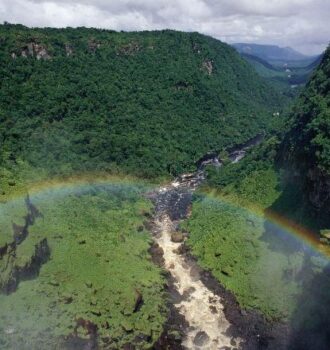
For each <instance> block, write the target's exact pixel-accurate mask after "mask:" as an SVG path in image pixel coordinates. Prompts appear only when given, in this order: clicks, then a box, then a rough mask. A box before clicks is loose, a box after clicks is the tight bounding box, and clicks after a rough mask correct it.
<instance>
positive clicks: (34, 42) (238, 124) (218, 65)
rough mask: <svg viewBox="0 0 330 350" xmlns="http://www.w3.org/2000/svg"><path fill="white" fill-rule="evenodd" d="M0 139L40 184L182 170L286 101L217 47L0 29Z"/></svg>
mask: <svg viewBox="0 0 330 350" xmlns="http://www.w3.org/2000/svg"><path fill="white" fill-rule="evenodd" d="M0 40H1V48H0V69H1V71H0V74H1V77H2V79H1V86H0V122H1V124H0V125H1V126H0V141H1V144H2V149H4V150H6V152H7V154H9V157H10V158H11V159H14V160H16V159H18V158H21V159H23V160H24V161H27V162H28V163H29V164H31V165H32V166H33V167H36V168H42V169H46V170H47V171H48V172H49V173H50V174H59V173H72V172H77V171H89V170H91V169H93V170H95V169H99V170H110V171H112V172H115V171H118V169H120V170H121V171H125V172H130V173H134V174H136V175H140V176H144V177H156V176H161V175H164V174H174V175H175V174H177V173H180V172H182V171H185V170H191V169H192V168H193V166H194V162H195V161H196V160H197V159H198V158H199V157H200V156H202V155H203V154H205V153H206V152H207V151H209V150H213V149H214V150H220V149H222V148H223V147H225V146H231V145H234V144H237V143H240V142H244V141H246V140H247V139H249V138H250V137H252V136H255V135H256V134H258V133H259V132H260V131H265V130H269V129H271V128H272V127H273V125H274V123H275V124H276V123H277V122H278V121H277V120H276V118H278V117H274V115H273V112H277V111H281V109H282V108H284V106H285V104H286V102H287V99H286V97H284V96H281V95H280V94H279V93H278V92H277V91H275V90H274V89H273V88H272V87H270V86H269V85H268V84H267V83H266V82H265V81H263V80H262V79H261V78H260V77H259V76H258V75H257V74H256V72H255V71H254V70H253V68H252V67H250V65H249V64H248V63H246V62H245V61H244V60H243V59H242V58H241V57H240V56H239V54H238V53H237V52H236V51H235V50H234V49H233V48H231V47H230V46H229V45H226V44H224V43H222V42H220V41H218V40H216V39H213V38H210V37H207V36H204V35H200V34H198V33H182V32H175V31H170V30H163V31H158V32H157V31H156V32H139V33H137V32H136V33H135V32H133V33H124V32H120V33H118V32H114V31H108V30H96V29H86V28H77V29H73V28H66V29H51V28H45V29H29V28H26V27H24V26H21V25H9V24H5V25H1V26H0Z"/></svg>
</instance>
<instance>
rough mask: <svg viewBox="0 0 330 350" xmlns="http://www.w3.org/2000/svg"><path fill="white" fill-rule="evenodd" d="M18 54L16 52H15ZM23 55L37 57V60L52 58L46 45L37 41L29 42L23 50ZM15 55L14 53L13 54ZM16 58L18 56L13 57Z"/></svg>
mask: <svg viewBox="0 0 330 350" xmlns="http://www.w3.org/2000/svg"><path fill="white" fill-rule="evenodd" d="M15 55H16V54H15ZM21 56H22V57H25V58H27V57H35V58H36V59H37V60H50V59H51V56H50V54H49V53H48V51H47V49H46V47H45V46H44V45H42V44H37V43H35V42H30V43H28V44H27V45H26V46H25V47H24V48H23V50H22V51H21ZM12 57H13V54H12ZM13 58H16V57H13Z"/></svg>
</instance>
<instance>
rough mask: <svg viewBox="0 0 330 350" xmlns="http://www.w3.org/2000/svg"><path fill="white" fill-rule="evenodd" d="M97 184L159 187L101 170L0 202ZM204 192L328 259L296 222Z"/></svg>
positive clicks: (30, 187)
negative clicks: (252, 216)
mask: <svg viewBox="0 0 330 350" xmlns="http://www.w3.org/2000/svg"><path fill="white" fill-rule="evenodd" d="M96 185H103V186H110V185H111V186H113V185H117V186H139V187H141V188H145V189H147V188H149V189H151V188H155V187H156V186H159V183H151V182H150V181H149V182H148V181H146V180H144V179H139V178H136V177H132V176H129V175H121V174H118V175H109V174H108V173H100V172H97V173H96V172H95V173H84V174H79V175H74V176H67V177H54V178H51V179H47V180H41V181H36V182H30V183H26V184H24V185H23V184H22V185H18V186H17V188H16V189H15V190H14V191H11V193H9V194H7V195H2V196H0V203H1V202H2V203H8V202H13V201H16V200H21V199H23V198H25V197H26V196H27V195H29V196H30V197H31V199H33V198H37V197H40V196H41V197H43V196H48V195H49V194H54V193H58V194H59V195H64V196H65V195H66V194H69V193H72V192H74V191H76V190H77V189H78V190H79V189H84V188H86V189H88V188H89V187H91V186H96ZM203 194H204V195H205V196H206V197H207V198H209V199H212V200H215V201H217V202H221V203H224V204H227V205H230V206H232V207H236V208H239V209H242V210H244V211H246V212H248V213H250V214H251V215H254V216H256V217H259V218H262V219H264V220H267V221H268V222H270V223H271V224H273V225H274V226H275V227H277V228H279V229H280V230H281V232H284V233H285V234H287V235H289V236H291V237H294V238H295V239H296V240H298V241H300V242H302V243H304V245H305V246H307V247H309V248H310V249H311V250H312V251H314V253H316V254H320V255H322V256H324V257H326V258H330V246H327V245H324V244H321V243H320V241H319V238H318V234H317V233H316V232H313V231H312V230H309V229H307V228H306V227H303V226H301V225H299V224H298V223H296V222H294V221H292V220H290V219H289V218H287V217H285V216H283V215H280V214H279V213H276V212H274V211H271V210H266V211H265V210H264V209H262V208H261V207H258V206H256V205H254V204H251V203H245V202H243V201H238V200H237V198H231V197H229V196H223V195H221V194H219V193H215V192H214V191H205V192H203Z"/></svg>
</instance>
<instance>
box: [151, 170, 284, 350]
mask: <svg viewBox="0 0 330 350" xmlns="http://www.w3.org/2000/svg"><path fill="white" fill-rule="evenodd" d="M202 181H203V174H202V173H201V172H196V174H189V175H187V176H181V177H180V178H179V179H177V180H176V181H174V182H172V184H170V185H168V186H165V187H161V188H160V189H159V190H157V191H154V192H152V193H149V195H148V197H149V198H150V199H151V200H152V201H153V203H154V207H155V212H154V215H153V218H152V221H151V229H152V232H153V235H154V240H155V243H154V246H153V248H152V249H151V253H152V254H153V258H154V261H155V262H157V264H159V265H161V266H162V267H163V268H165V269H166V270H167V271H168V293H169V298H170V299H169V304H170V313H169V318H168V321H167V324H166V327H165V331H164V333H163V335H162V337H161V344H162V346H163V348H165V349H178V348H186V349H192V348H194V349H210V350H211V349H219V348H221V349H242V350H255V349H274V350H275V349H276V350H278V349H285V348H286V343H287V337H288V329H287V327H286V326H285V325H284V324H281V323H276V324H275V323H271V322H269V321H267V320H266V319H265V318H264V317H263V316H262V315H261V314H260V313H259V312H257V311H251V310H250V311H246V310H242V309H241V308H240V306H239V304H238V302H237V300H236V298H235V296H234V295H233V293H231V292H230V291H228V290H226V289H225V288H224V287H223V286H222V285H221V284H220V283H219V282H218V281H217V280H216V279H215V278H214V277H213V276H212V274H211V273H210V272H208V271H205V270H203V269H201V268H200V267H199V265H198V262H197V261H196V259H195V258H194V257H193V256H192V255H191V252H190V250H189V248H188V247H187V245H186V244H185V240H186V238H187V236H188V232H182V230H181V229H180V223H181V222H182V220H185V219H187V218H188V217H189V214H190V209H191V204H192V196H193V192H194V190H195V189H196V188H197V187H198V185H199V184H200V183H201V182H202ZM178 237H179V238H178ZM180 323H181V325H180ZM180 342H181V343H180ZM179 343H180V347H178V344H179ZM155 348H156V349H160V348H159V343H157V344H156V346H155Z"/></svg>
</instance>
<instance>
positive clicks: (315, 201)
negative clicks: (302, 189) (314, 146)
mask: <svg viewBox="0 0 330 350" xmlns="http://www.w3.org/2000/svg"><path fill="white" fill-rule="evenodd" d="M306 187H307V188H306V191H307V193H308V197H309V200H310V202H311V203H312V205H313V206H314V207H315V208H316V209H317V210H322V209H325V210H327V212H328V213H330V210H329V205H330V177H329V176H328V175H327V174H324V173H323V172H322V171H320V170H319V169H316V168H314V169H310V170H309V171H308V173H307V185H306Z"/></svg>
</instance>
